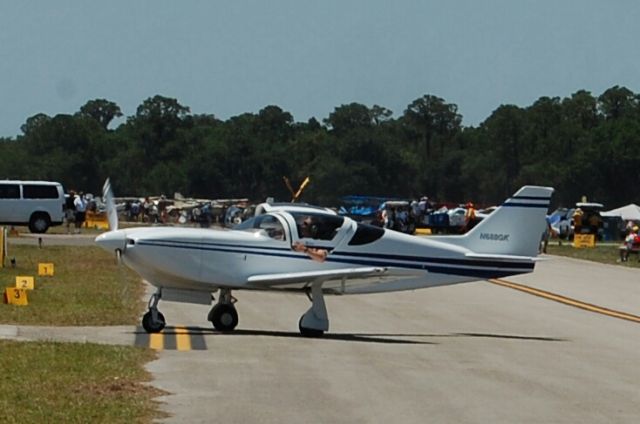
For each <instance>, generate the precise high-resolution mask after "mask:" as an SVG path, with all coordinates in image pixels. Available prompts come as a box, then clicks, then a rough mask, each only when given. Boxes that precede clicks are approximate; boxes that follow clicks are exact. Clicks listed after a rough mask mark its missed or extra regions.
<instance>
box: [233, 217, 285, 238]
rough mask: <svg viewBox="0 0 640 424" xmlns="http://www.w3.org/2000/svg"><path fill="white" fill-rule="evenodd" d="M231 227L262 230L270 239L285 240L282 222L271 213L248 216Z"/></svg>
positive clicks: (242, 229) (241, 229)
mask: <svg viewBox="0 0 640 424" xmlns="http://www.w3.org/2000/svg"><path fill="white" fill-rule="evenodd" d="M233 229H234V230H239V231H250V230H262V231H264V233H265V234H266V235H267V236H269V237H271V238H272V239H275V240H286V236H285V232H284V227H283V226H282V223H281V222H280V221H279V220H278V218H276V217H275V216H273V215H260V216H256V217H253V218H250V219H248V220H246V221H244V222H243V223H241V224H238V225H236V226H235V227H233Z"/></svg>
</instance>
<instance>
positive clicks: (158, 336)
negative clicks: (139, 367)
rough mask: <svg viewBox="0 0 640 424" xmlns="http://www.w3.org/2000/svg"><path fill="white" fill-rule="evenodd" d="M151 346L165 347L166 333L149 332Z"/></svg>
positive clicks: (155, 347)
mask: <svg viewBox="0 0 640 424" xmlns="http://www.w3.org/2000/svg"><path fill="white" fill-rule="evenodd" d="M149 347H150V348H151V349H155V350H162V349H164V334H162V333H151V334H149Z"/></svg>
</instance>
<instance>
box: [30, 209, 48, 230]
mask: <svg viewBox="0 0 640 424" xmlns="http://www.w3.org/2000/svg"><path fill="white" fill-rule="evenodd" d="M49 226H51V218H49V215H48V214H46V213H44V212H36V213H34V214H33V215H31V218H30V219H29V231H31V232H32V233H35V234H42V233H46V232H47V230H48V229H49Z"/></svg>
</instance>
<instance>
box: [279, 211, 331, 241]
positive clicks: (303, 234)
mask: <svg viewBox="0 0 640 424" xmlns="http://www.w3.org/2000/svg"><path fill="white" fill-rule="evenodd" d="M291 215H293V218H294V219H295V221H296V228H297V230H298V236H299V237H300V238H313V239H317V240H333V238H334V237H335V236H336V234H337V233H338V230H339V229H340V227H342V224H343V223H344V218H343V217H341V216H338V215H325V214H309V213H292V214H291Z"/></svg>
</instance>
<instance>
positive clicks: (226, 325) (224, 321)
mask: <svg viewBox="0 0 640 424" xmlns="http://www.w3.org/2000/svg"><path fill="white" fill-rule="evenodd" d="M208 319H209V321H211V323H212V324H213V327H214V328H215V329H216V330H218V331H232V330H233V329H234V328H236V326H237V325H238V312H237V311H236V308H235V307H234V306H233V305H231V304H228V303H218V304H216V305H215V306H214V307H213V308H211V311H209V316H208Z"/></svg>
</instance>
